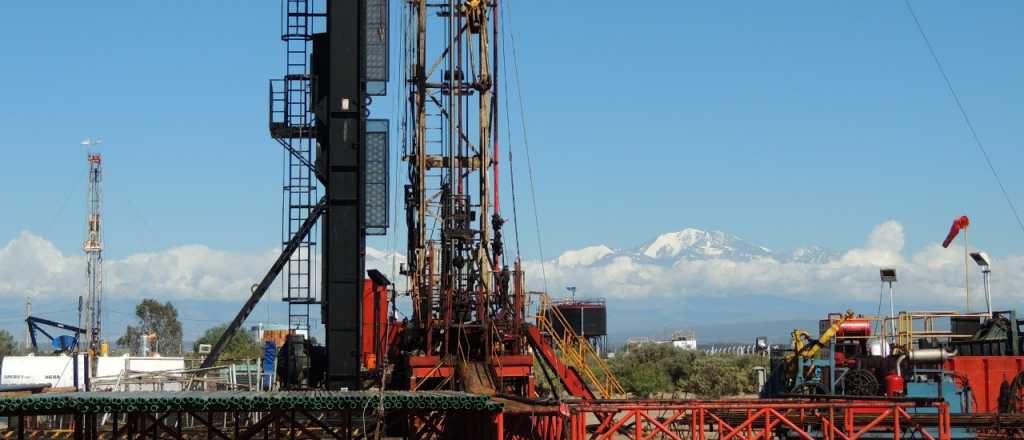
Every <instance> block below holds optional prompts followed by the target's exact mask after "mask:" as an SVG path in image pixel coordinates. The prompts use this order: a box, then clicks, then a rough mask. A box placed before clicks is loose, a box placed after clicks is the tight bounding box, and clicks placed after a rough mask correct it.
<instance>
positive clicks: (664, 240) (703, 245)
mask: <svg viewBox="0 0 1024 440" xmlns="http://www.w3.org/2000/svg"><path fill="white" fill-rule="evenodd" d="M840 256H841V254H840V253H839V252H836V251H833V250H830V249H825V248H823V247H821V246H803V247H799V248H797V249H793V250H789V251H775V250H772V249H769V248H767V247H764V246H761V245H758V244H756V243H753V242H750V241H747V240H745V239H743V238H740V237H738V236H736V235H733V234H729V233H726V232H722V231H705V230H702V229H696V228H686V229H683V230H680V231H676V232H668V233H665V234H661V235H659V236H657V237H655V238H654V239H653V240H650V241H648V242H647V243H644V244H643V245H640V246H637V247H634V248H626V249H613V248H610V247H608V246H606V245H595V246H588V247H585V248H582V249H577V250H570V251H566V252H564V253H562V254H561V255H559V256H558V258H557V260H556V263H557V264H558V265H560V266H563V267H587V266H595V265H600V264H602V263H604V262H607V261H610V260H612V259H616V258H620V257H627V258H630V259H632V260H634V261H636V262H639V263H648V264H657V265H660V266H671V265H673V264H675V263H677V262H679V261H686V260H730V261H756V260H774V261H777V262H780V263H806V264H823V263H827V262H829V261H832V260H834V259H837V258H839V257H840Z"/></svg>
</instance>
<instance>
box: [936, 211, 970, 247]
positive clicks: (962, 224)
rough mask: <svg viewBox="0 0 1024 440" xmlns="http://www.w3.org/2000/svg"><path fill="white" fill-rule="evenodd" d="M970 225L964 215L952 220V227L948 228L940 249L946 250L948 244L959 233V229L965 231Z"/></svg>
mask: <svg viewBox="0 0 1024 440" xmlns="http://www.w3.org/2000/svg"><path fill="white" fill-rule="evenodd" d="M969 224H971V220H970V219H968V218H967V216H966V215H961V216H960V217H957V218H955V219H953V226H951V227H950V228H949V233H948V234H946V239H945V240H943V242H942V247H944V248H948V247H949V244H950V243H952V242H953V239H955V238H956V236H957V234H959V233H960V230H961V229H967V225H969Z"/></svg>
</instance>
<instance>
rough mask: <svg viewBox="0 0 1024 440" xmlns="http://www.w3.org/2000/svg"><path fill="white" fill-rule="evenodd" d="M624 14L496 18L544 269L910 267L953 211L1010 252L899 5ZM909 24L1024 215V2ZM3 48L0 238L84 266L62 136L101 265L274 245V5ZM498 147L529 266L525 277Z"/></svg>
mask: <svg viewBox="0 0 1024 440" xmlns="http://www.w3.org/2000/svg"><path fill="white" fill-rule="evenodd" d="M393 3H395V4H396V5H397V4H399V3H400V2H393ZM642 5H643V6H633V7H624V6H623V3H622V2H611V1H593V2H587V4H586V7H581V5H580V4H579V3H577V2H540V1H529V2H518V1H516V2H512V3H511V4H509V5H507V6H506V11H507V12H508V13H510V14H511V20H512V26H511V29H512V31H513V32H514V35H515V39H516V42H517V46H518V57H519V62H520V72H521V75H522V81H523V93H524V100H525V108H526V115H527V127H528V130H529V137H530V146H531V153H532V158H533V167H534V173H535V174H534V178H535V181H536V192H537V203H538V207H539V214H540V219H541V226H542V229H541V233H542V239H543V243H544V248H545V256H546V257H548V258H551V257H553V256H556V255H558V254H559V253H561V252H562V251H565V250H568V249H575V248H579V247H583V246H585V245H591V244H598V243H602V244H607V245H609V246H611V247H613V248H621V247H633V246H637V245H639V244H641V243H643V242H645V241H649V240H650V239H652V238H653V237H655V236H657V235H658V234H661V233H664V232H668V231H675V230H679V229H682V228H684V227H688V226H695V227H701V228H707V229H720V230H724V231H728V232H730V233H734V234H737V235H740V236H742V237H744V238H747V239H749V240H751V241H754V242H757V243H759V244H762V245H765V246H768V247H772V248H781V249H787V248H795V247H797V246H800V245H804V244H817V245H821V246H825V247H829V248H833V249H848V248H851V247H855V246H858V245H860V244H862V243H863V241H864V237H866V236H867V234H868V233H869V232H870V231H871V230H872V228H873V227H875V225H878V224H879V223H882V222H884V221H886V220H887V219H897V220H898V221H899V222H900V223H902V225H903V226H904V228H905V239H906V243H907V248H910V249H917V248H919V247H921V246H924V245H926V244H928V243H932V242H935V241H937V240H941V238H942V236H943V235H944V233H945V231H946V229H947V228H948V227H949V223H950V221H951V220H952V218H953V217H954V216H955V215H959V214H962V213H966V214H968V215H970V216H971V217H972V220H973V228H972V230H971V234H972V235H971V238H972V243H978V245H979V246H983V247H985V248H986V249H988V250H990V251H991V252H992V253H993V254H999V255H1019V254H1021V250H1022V249H1021V248H1022V246H1021V244H1022V243H1024V232H1022V231H1021V230H1020V228H1019V227H1018V226H1017V225H1016V222H1015V220H1014V218H1013V216H1012V214H1011V213H1010V211H1009V209H1008V208H1007V206H1006V203H1005V201H1003V200H1002V196H1001V194H1000V193H999V192H998V187H997V186H996V184H995V182H994V180H993V178H992V176H991V175H990V173H989V171H988V169H987V168H986V166H985V164H984V162H983V159H982V157H981V156H980V154H979V153H978V151H977V149H976V147H975V146H974V145H973V143H972V140H971V138H970V135H969V132H968V131H967V129H966V127H965V126H964V124H963V121H962V119H961V117H960V115H959V113H958V111H957V110H956V107H955V106H954V104H953V101H952V99H951V97H950V96H949V94H948V92H947V90H946V89H945V85H944V83H943V82H942V78H941V77H940V75H939V73H938V71H937V70H936V68H935V66H934V64H933V62H932V60H931V58H930V56H929V54H928V52H927V50H926V47H925V45H924V42H923V41H922V40H921V38H920V36H919V35H918V33H917V31H916V29H915V28H914V24H913V21H912V20H911V18H910V16H909V14H908V13H907V11H906V9H905V7H904V5H903V4H902V2H892V1H863V2H815V1H793V2H691V1H684V2H654V3H643V4H642ZM914 5H915V8H916V11H917V13H918V16H919V18H920V19H921V22H922V24H923V26H924V28H925V30H926V31H927V33H928V35H929V37H930V38H931V40H932V43H933V44H934V46H935V48H936V50H937V51H938V54H939V56H940V57H941V59H942V61H943V62H944V64H945V67H946V69H947V71H948V73H949V75H950V77H951V79H952V81H953V83H954V85H955V86H956V88H957V90H958V92H959V94H960V96H961V99H962V100H963V102H964V104H965V106H966V108H967V111H968V112H969V114H970V116H971V118H972V119H973V121H974V123H975V126H976V128H977V130H978V132H979V134H980V137H981V139H982V140H983V141H984V143H985V145H986V147H987V148H988V151H989V153H990V154H991V156H992V158H993V161H994V163H995V165H996V167H997V168H998V170H999V171H1000V173H1001V175H1002V177H1003V179H1004V182H1005V184H1006V186H1007V189H1008V190H1009V192H1010V194H1011V196H1013V197H1014V201H1015V202H1016V203H1017V205H1018V206H1020V207H1022V208H1024V177H1021V175H1020V174H1019V173H1018V172H1017V170H1018V168H1019V167H1020V165H1021V163H1022V162H1024V149H1022V148H1020V139H1021V138H1022V135H1024V132H1022V128H1021V124H1020V121H1021V120H1022V119H1024V106H1022V104H1021V103H1022V102H1024V87H1021V85H1020V78H1021V77H1022V76H1024V57H1020V56H1019V55H1018V54H1019V52H1020V47H1021V43H1022V42H1024V28H1022V27H1021V26H1020V25H1019V23H1021V22H1022V20H1024V4H1021V3H1019V2H1013V1H991V2H984V3H964V2H953V1H929V2H923V1H916V2H914ZM396 27H397V26H396ZM0 29H2V30H0V33H2V37H3V38H0V52H2V53H3V54H4V59H5V62H4V65H3V68H2V69H0V92H2V96H3V105H0V128H3V133H4V137H3V139H0V144H2V145H3V147H2V148H3V151H4V153H5V154H4V163H5V164H6V166H5V167H4V169H5V171H4V172H3V173H0V187H3V188H5V190H4V191H3V194H4V206H5V209H4V215H2V216H0V243H6V242H8V241H10V240H14V239H15V238H16V237H18V235H19V233H20V232H21V231H31V232H32V233H34V234H36V235H39V236H41V237H43V238H45V239H46V240H48V241H50V242H52V243H53V244H54V245H55V246H56V247H57V248H58V249H59V250H60V251H62V252H63V253H64V254H65V255H73V254H77V253H79V252H80V242H81V239H82V235H83V232H84V227H83V224H84V222H83V217H84V213H83V209H84V192H85V171H84V170H85V157H84V156H85V151H84V150H83V147H82V146H81V145H79V141H81V140H82V139H83V138H85V137H87V136H102V137H103V138H104V140H105V142H106V144H105V145H104V147H103V149H102V151H103V153H104V155H105V158H104V159H105V162H104V165H105V171H106V177H105V182H104V190H105V198H106V211H105V216H106V248H107V251H106V255H107V256H108V258H120V257H124V256H128V255H132V254H137V253H140V252H154V251H158V250H161V249H166V248H169V247H173V246H180V245H186V244H201V245H205V246H208V247H210V248H211V249H216V250H222V251H228V252H238V253H257V252H263V251H266V250H267V249H270V248H272V247H274V246H277V245H278V244H279V240H280V219H279V209H280V203H281V202H280V180H281V160H282V152H281V149H280V147H279V146H278V145H277V144H276V143H275V142H274V141H272V140H271V139H270V137H269V136H268V134H267V130H266V120H267V109H266V105H267V89H266V87H267V80H268V79H269V78H271V77H275V76H279V75H280V74H281V72H282V69H283V63H284V54H283V47H282V44H281V42H280V40H279V38H278V35H279V33H280V29H279V2H277V1H259V2H250V1H240V0H234V1H203V2H200V1H195V0H193V1H183V2H134V1H105V2H71V3H65V4H62V5H60V6H56V5H55V4H53V3H46V2H20V3H17V4H6V5H4V6H3V13H2V14H0ZM392 65H393V66H394V67H397V66H398V65H399V61H398V59H397V58H393V64H392ZM393 76H394V77H397V71H396V72H395V73H394V74H393ZM392 99H394V96H392V97H390V98H387V99H381V100H379V101H380V102H381V103H382V104H380V105H379V107H378V110H377V115H379V116H388V113H389V111H390V105H389V101H391V100H392ZM516 113H517V114H518V112H516ZM516 116H517V115H516ZM392 117H393V118H397V115H392ZM512 141H513V145H515V148H516V150H515V154H516V161H517V169H516V175H517V178H518V181H517V184H518V185H519V188H520V194H519V195H520V198H519V202H520V208H521V209H520V217H521V219H522V222H523V224H522V225H521V227H520V232H521V233H522V234H523V239H522V243H523V246H524V247H523V252H524V256H525V257H528V258H536V256H537V249H536V245H535V243H536V240H535V238H536V237H535V235H534V234H533V232H532V231H533V230H534V227H533V224H532V211H531V210H530V208H529V206H528V193H527V192H526V188H527V187H526V184H525V182H526V181H527V176H526V172H525V168H524V167H522V165H523V164H524V161H523V158H524V155H523V150H522V146H521V136H519V135H518V133H514V135H513V139H512ZM506 194H507V191H506ZM508 203H509V201H507V200H506V202H505V206H508ZM371 244H373V245H376V246H377V247H381V248H383V247H387V246H388V244H387V242H386V241H381V240H377V241H374V242H372V243H371Z"/></svg>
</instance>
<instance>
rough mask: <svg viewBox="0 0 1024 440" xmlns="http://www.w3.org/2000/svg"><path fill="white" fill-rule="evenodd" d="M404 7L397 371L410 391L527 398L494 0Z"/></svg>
mask: <svg viewBox="0 0 1024 440" xmlns="http://www.w3.org/2000/svg"><path fill="white" fill-rule="evenodd" d="M406 7H407V13H406V16H408V17H410V20H409V21H410V26H407V35H406V41H409V42H411V44H409V47H408V48H407V49H408V50H406V52H405V54H404V56H405V65H406V66H407V68H406V69H405V71H406V72H407V74H408V78H407V79H406V84H407V85H408V96H407V100H406V102H407V105H406V118H407V120H408V121H410V122H409V127H410V128H409V130H408V133H407V136H408V138H407V139H406V140H405V144H406V145H407V146H408V151H407V152H406V154H405V156H404V159H405V160H406V161H407V163H408V176H409V183H408V184H407V185H405V187H404V195H405V198H404V202H405V214H406V226H407V231H408V240H407V241H408V254H407V255H408V263H407V267H406V268H405V271H404V274H405V275H406V276H407V277H408V279H409V283H408V286H409V290H408V292H407V293H408V295H409V297H410V299H411V300H412V304H413V311H412V319H411V320H410V321H409V323H408V326H407V327H406V328H405V329H404V332H403V338H402V339H403V341H404V344H403V346H402V347H399V348H400V349H401V351H402V352H403V353H406V354H409V353H413V352H416V354H409V355H408V356H407V361H408V365H407V367H408V368H407V369H406V370H405V371H404V373H406V374H405V375H400V376H398V377H403V378H404V377H408V379H409V380H410V382H409V386H411V387H413V388H417V387H438V386H448V387H461V388H462V389H467V390H470V391H481V392H483V391H490V392H494V391H495V390H501V391H507V392H511V393H515V394H520V395H528V394H529V393H530V392H531V391H530V390H531V389H532V386H533V384H532V383H531V379H530V374H529V372H530V371H531V367H532V357H531V356H530V355H529V354H528V353H527V350H526V342H525V341H526V339H525V338H524V337H523V334H522V329H523V325H524V323H525V318H526V308H525V294H524V292H523V288H522V273H521V272H520V271H519V270H518V269H517V266H518V265H517V263H516V262H511V264H510V262H509V261H508V259H507V258H506V255H505V252H504V247H503V244H502V225H503V224H504V222H505V219H504V218H503V217H502V215H501V211H500V201H499V182H500V179H499V160H498V157H499V153H500V150H499V145H500V138H499V134H498V133H499V130H498V117H497V113H498V112H497V111H496V109H497V108H498V93H497V91H498V90H499V88H498V80H499V78H498V60H499V56H498V50H497V49H498V42H499V41H500V38H499V19H498V18H499V16H498V7H499V2H497V1H481V0H471V1H457V2H456V1H450V2H447V3H438V2H432V3H428V2H426V1H425V0H419V1H413V2H409V3H408V4H407V6H406ZM441 37H443V38H441ZM435 219H436V220H437V221H435ZM510 266H511V267H510ZM396 361H399V360H397V359H396Z"/></svg>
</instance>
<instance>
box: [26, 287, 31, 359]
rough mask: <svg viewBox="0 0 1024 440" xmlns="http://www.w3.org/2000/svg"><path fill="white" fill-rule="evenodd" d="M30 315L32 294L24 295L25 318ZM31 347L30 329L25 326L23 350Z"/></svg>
mask: <svg viewBox="0 0 1024 440" xmlns="http://www.w3.org/2000/svg"><path fill="white" fill-rule="evenodd" d="M30 316H32V296H31V295H30V296H26V297H25V320H28V318H29V317H30ZM30 347H32V330H30V329H29V328H28V326H26V327H25V350H29V349H30Z"/></svg>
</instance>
